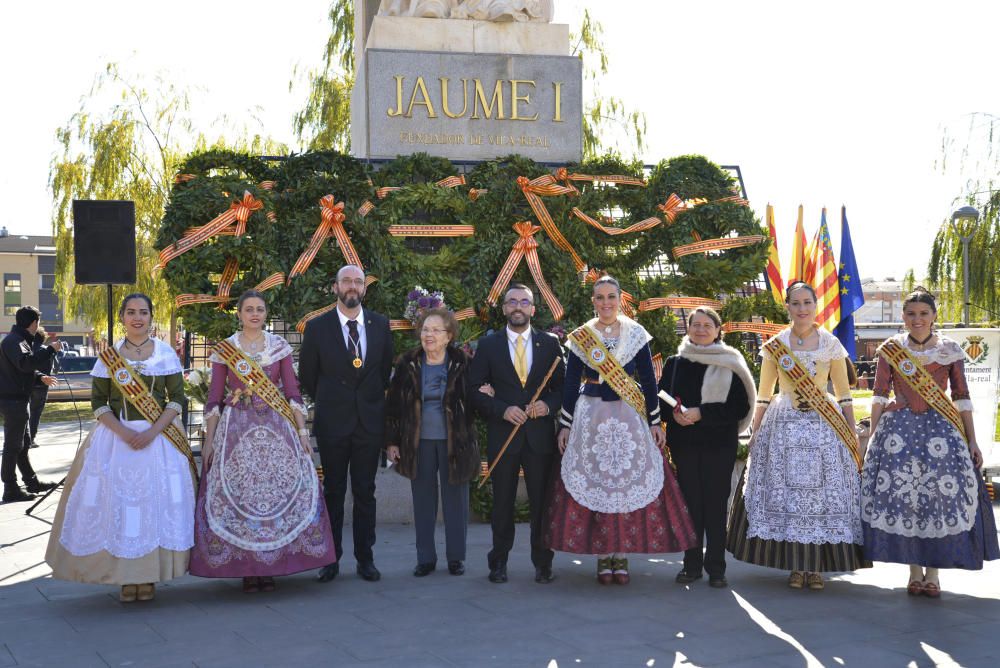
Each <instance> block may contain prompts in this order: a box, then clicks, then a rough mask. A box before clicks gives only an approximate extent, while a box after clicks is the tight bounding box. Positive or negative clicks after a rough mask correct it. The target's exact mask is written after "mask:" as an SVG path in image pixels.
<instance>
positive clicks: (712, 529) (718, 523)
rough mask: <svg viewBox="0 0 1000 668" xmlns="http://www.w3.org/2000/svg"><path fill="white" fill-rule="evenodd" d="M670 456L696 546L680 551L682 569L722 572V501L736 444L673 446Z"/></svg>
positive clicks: (714, 573)
mask: <svg viewBox="0 0 1000 668" xmlns="http://www.w3.org/2000/svg"><path fill="white" fill-rule="evenodd" d="M670 455H671V457H672V458H673V460H674V464H676V466H677V483H678V484H679V485H680V488H681V493H682V494H683V495H684V500H685V501H686V502H687V507H688V511H689V512H690V513H691V522H692V523H693V524H694V531H695V534H696V535H697V536H698V545H697V547H693V548H691V549H690V550H687V551H686V552H685V553H684V570H685V571H687V572H688V573H701V571H702V569H703V568H704V570H705V571H706V572H707V573H708V574H709V575H725V574H726V503H727V502H728V501H729V490H730V487H731V486H732V478H733V466H734V465H735V464H736V446H735V445H733V446H731V447H730V446H723V447H719V446H716V445H707V444H706V445H684V446H673V447H671V448H670ZM703 546H704V548H705V552H704V554H702V547H703Z"/></svg>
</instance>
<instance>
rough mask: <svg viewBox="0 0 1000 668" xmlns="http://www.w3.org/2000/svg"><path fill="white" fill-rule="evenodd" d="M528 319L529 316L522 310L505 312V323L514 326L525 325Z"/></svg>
mask: <svg viewBox="0 0 1000 668" xmlns="http://www.w3.org/2000/svg"><path fill="white" fill-rule="evenodd" d="M530 320H531V318H529V317H528V314H527V313H524V312H522V311H511V312H510V313H508V314H507V324H508V325H513V326H514V327H521V326H523V325H527V324H528V322H529V321H530Z"/></svg>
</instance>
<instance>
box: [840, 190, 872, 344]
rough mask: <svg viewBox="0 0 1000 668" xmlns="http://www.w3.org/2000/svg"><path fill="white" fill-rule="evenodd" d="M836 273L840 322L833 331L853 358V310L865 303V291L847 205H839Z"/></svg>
mask: <svg viewBox="0 0 1000 668" xmlns="http://www.w3.org/2000/svg"><path fill="white" fill-rule="evenodd" d="M837 273H838V277H839V281H838V282H839V284H840V324H839V325H837V328H836V329H835V330H833V333H834V334H836V335H837V338H838V339H840V342H841V343H842V344H844V348H846V349H847V352H848V354H849V355H850V356H851V359H852V360H853V359H855V358H856V356H857V350H856V349H855V342H854V312H855V311H857V310H858V309H859V308H861V305H862V304H864V303H865V293H864V291H863V290H862V289H861V275H860V274H858V262H857V260H855V258H854V244H852V243H851V230H850V228H849V227H848V226H847V207H844V206H842V207H840V266H839V267H838V272H837Z"/></svg>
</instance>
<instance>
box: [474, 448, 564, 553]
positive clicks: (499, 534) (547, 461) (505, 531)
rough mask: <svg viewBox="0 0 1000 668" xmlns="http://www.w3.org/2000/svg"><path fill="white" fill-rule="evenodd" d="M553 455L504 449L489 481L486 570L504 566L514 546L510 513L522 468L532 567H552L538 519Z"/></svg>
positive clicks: (539, 519) (541, 517)
mask: <svg viewBox="0 0 1000 668" xmlns="http://www.w3.org/2000/svg"><path fill="white" fill-rule="evenodd" d="M554 456H555V455H554V453H549V454H544V455H539V454H534V453H532V452H530V451H529V450H528V449H527V448H521V450H520V452H511V451H510V450H507V452H505V453H504V456H503V457H501V458H500V462H499V463H498V464H497V466H496V468H495V469H493V474H492V475H491V476H490V480H491V481H492V482H493V515H492V519H491V524H492V527H493V549H492V550H490V553H489V555H488V556H487V559H488V562H489V566H490V568H493V567H494V566H495V565H496V564H498V563H506V562H507V555H508V554H509V553H510V550H511V548H512V547H514V510H515V502H516V500H517V481H518V474H519V472H520V470H521V469H522V468H523V469H524V486H525V487H526V488H527V490H528V505H529V506H530V509H531V563H533V564H534V565H535V567H536V568H545V567H549V566H551V565H552V555H553V552H552V550H550V549H548V548H546V547H545V546H544V545H543V544H542V534H543V527H542V520H543V516H544V510H545V509H544V508H543V505H544V503H545V497H546V493H547V491H548V487H549V476H550V475H551V474H552V462H553V459H554Z"/></svg>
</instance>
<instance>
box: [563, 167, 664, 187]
mask: <svg viewBox="0 0 1000 668" xmlns="http://www.w3.org/2000/svg"><path fill="white" fill-rule="evenodd" d="M555 176H556V178H557V179H559V180H560V181H564V182H566V185H569V182H570V181H590V182H591V183H614V184H616V185H627V186H645V185H646V180H645V179H640V178H638V177H636V176H621V175H613V174H575V173H574V174H571V173H569V170H567V169H566V168H565V167H560V168H559V169H557V170H556V174H555Z"/></svg>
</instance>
